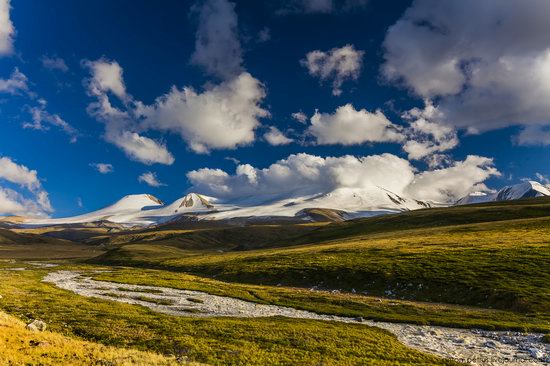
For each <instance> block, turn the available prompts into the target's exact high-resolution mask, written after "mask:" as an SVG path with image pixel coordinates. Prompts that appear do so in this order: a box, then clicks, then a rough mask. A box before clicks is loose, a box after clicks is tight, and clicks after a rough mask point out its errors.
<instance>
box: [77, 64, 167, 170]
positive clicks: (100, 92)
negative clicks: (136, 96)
mask: <svg viewBox="0 0 550 366" xmlns="http://www.w3.org/2000/svg"><path fill="white" fill-rule="evenodd" d="M84 65H85V66H86V67H88V68H89V70H90V72H91V77H90V78H89V79H87V80H86V86H87V90H88V94H89V95H90V96H92V97H94V98H95V101H94V102H92V103H90V104H89V105H88V113H89V114H90V115H92V116H94V117H95V118H97V119H98V120H100V121H102V122H103V123H104V124H105V135H104V137H105V140H106V141H108V142H110V143H112V144H114V145H115V146H117V147H119V148H120V149H121V150H122V151H124V153H125V154H126V156H128V158H130V159H132V160H135V161H139V162H141V163H143V164H146V165H151V164H155V163H159V164H165V165H171V164H172V163H173V162H174V157H173V155H172V154H171V153H170V152H169V151H168V149H167V148H166V145H165V144H164V143H163V142H161V141H157V140H154V139H152V138H149V137H146V136H142V135H140V134H139V133H138V132H139V131H138V130H139V129H140V127H139V125H138V124H137V123H136V120H135V113H134V109H135V107H134V106H133V104H134V101H133V99H132V97H131V96H130V95H129V94H127V92H126V85H125V83H124V80H123V70H122V67H121V66H120V65H119V64H118V63H117V62H116V61H110V60H107V59H105V58H102V59H99V60H97V61H85V62H84ZM110 94H113V95H115V96H116V97H117V98H118V99H119V100H120V102H121V103H122V104H123V108H124V110H123V109H119V108H117V107H115V106H113V105H112V104H111V101H110Z"/></svg>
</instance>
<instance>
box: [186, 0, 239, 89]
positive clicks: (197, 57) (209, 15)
mask: <svg viewBox="0 0 550 366" xmlns="http://www.w3.org/2000/svg"><path fill="white" fill-rule="evenodd" d="M195 10H196V11H198V13H199V28H198V30H197V34H196V41H195V52H194V53H193V55H192V56H191V62H192V63H193V64H196V65H199V66H202V67H203V68H204V69H205V70H206V71H207V72H208V73H210V74H212V75H215V76H218V77H220V78H223V79H228V78H231V77H233V76H235V75H238V74H239V73H241V72H242V71H243V68H242V62H243V58H242V50H241V44H240V42H239V37H238V19H237V14H236V13H235V4H234V3H232V2H229V1H227V0H206V1H204V2H203V3H202V6H201V7H200V8H196V9H195Z"/></svg>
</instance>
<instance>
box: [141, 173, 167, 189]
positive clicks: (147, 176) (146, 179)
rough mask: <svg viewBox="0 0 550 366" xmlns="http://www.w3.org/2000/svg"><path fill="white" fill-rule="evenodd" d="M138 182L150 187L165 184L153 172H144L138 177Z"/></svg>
mask: <svg viewBox="0 0 550 366" xmlns="http://www.w3.org/2000/svg"><path fill="white" fill-rule="evenodd" d="M138 181H139V182H140V183H146V184H148V185H150V186H151V187H160V186H165V185H166V184H164V183H162V182H161V181H160V180H159V179H158V178H157V174H156V173H153V172H145V173H143V174H142V175H140V176H139V177H138Z"/></svg>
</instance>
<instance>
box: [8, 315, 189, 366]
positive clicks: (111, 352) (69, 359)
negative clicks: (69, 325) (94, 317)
mask: <svg viewBox="0 0 550 366" xmlns="http://www.w3.org/2000/svg"><path fill="white" fill-rule="evenodd" d="M0 364H2V365H13V366H15V365H44V366H46V365H56V366H57V365H59V366H62V365H71V366H73V365H112V366H115V365H116V366H123V365H136V366H137V365H143V366H145V365H147V366H149V365H151V366H152V365H178V364H181V363H179V362H178V361H177V360H176V359H175V358H173V357H165V356H162V355H158V354H155V353H151V352H143V351H137V350H132V349H126V348H116V347H110V346H104V345H100V344H98V343H93V342H86V341H81V340H76V339H73V338H69V337H66V336H63V335H61V334H58V333H52V332H48V331H45V332H33V331H30V330H27V329H26V328H25V324H24V323H23V322H21V321H20V320H18V319H16V318H14V317H12V316H9V315H7V314H5V313H2V312H0Z"/></svg>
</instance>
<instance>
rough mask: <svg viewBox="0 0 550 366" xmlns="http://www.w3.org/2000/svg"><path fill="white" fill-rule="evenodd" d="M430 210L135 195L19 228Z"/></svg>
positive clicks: (330, 197)
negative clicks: (167, 200)
mask: <svg viewBox="0 0 550 366" xmlns="http://www.w3.org/2000/svg"><path fill="white" fill-rule="evenodd" d="M539 196H550V191H549V190H548V189H547V188H546V187H544V186H543V185H542V184H540V183H537V182H532V181H530V182H524V183H520V184H516V185H513V186H509V187H504V188H503V189H501V190H500V191H498V192H496V193H481V192H480V193H472V194H470V195H468V196H466V197H464V198H462V199H460V200H459V201H458V202H457V203H456V204H457V205H463V204H469V203H481V202H490V201H504V200H514V199H520V198H528V197H539ZM433 205H434V203H430V202H424V201H419V200H415V199H412V198H408V197H403V196H401V195H398V194H395V193H393V192H391V191H388V190H386V189H384V188H382V187H378V186H372V187H370V188H368V189H365V188H364V189H351V188H338V189H335V190H333V191H331V192H326V193H319V194H308V195H300V194H296V197H292V198H280V197H248V198H246V199H242V200H240V201H222V200H219V199H217V198H214V197H208V196H205V195H201V194H198V193H189V194H187V195H185V196H184V197H181V198H179V199H177V200H176V201H174V202H173V203H171V204H169V205H165V204H164V203H163V202H162V201H161V200H159V199H158V198H156V197H154V196H152V195H149V194H137V195H130V196H126V197H123V198H122V199H120V200H119V201H117V202H116V203H114V204H113V205H111V206H108V207H105V208H103V209H100V210H97V211H94V212H90V213H87V214H84V215H79V216H74V217H67V218H58V219H27V220H25V221H24V222H23V225H29V226H35V225H38V226H51V225H72V224H96V225H115V224H116V225H120V226H123V227H133V226H140V227H143V226H151V225H159V224H164V223H169V222H175V221H186V220H191V221H201V220H216V221H227V222H231V221H234V222H242V221H245V222H251V221H269V220H294V221H298V222H301V221H316V220H317V219H327V218H329V219H334V220H335V219H338V220H347V219H352V218H357V217H368V216H375V215H382V214H388V213H396V212H403V211H409V210H417V209H421V208H428V207H432V206H433ZM438 206H442V205H441V204H438Z"/></svg>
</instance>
